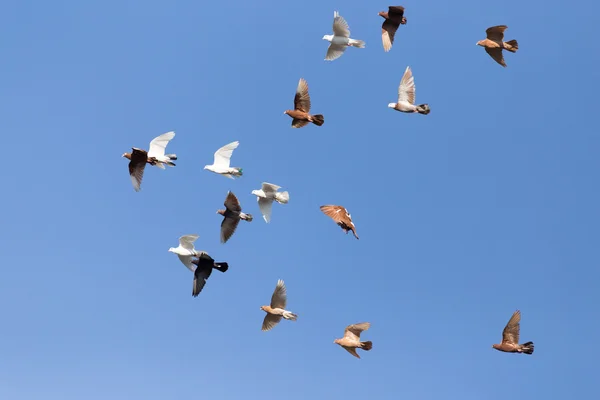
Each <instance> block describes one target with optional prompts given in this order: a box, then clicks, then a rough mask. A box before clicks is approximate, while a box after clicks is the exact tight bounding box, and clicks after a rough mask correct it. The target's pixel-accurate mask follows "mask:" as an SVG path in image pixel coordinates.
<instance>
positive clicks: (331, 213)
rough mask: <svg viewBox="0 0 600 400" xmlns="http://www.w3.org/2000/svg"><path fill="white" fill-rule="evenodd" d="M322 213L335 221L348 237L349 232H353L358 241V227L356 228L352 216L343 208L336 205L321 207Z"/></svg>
mask: <svg viewBox="0 0 600 400" xmlns="http://www.w3.org/2000/svg"><path fill="white" fill-rule="evenodd" d="M320 208H321V211H323V213H324V214H325V215H327V216H328V217H330V218H331V219H333V221H334V222H335V223H336V224H338V225H339V226H340V227H341V228H342V229H343V230H344V231H346V235H347V234H348V232H349V231H352V233H353V234H354V237H355V238H357V239H358V235H357V234H356V227H355V226H354V222H352V216H351V215H350V213H349V212H348V211H347V210H346V209H345V208H344V207H342V206H334V205H326V206H321V207H320Z"/></svg>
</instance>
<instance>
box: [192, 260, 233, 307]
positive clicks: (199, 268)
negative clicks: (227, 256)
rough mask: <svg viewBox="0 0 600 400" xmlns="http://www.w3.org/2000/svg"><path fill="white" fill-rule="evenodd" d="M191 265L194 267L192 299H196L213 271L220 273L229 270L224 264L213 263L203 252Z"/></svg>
mask: <svg viewBox="0 0 600 400" xmlns="http://www.w3.org/2000/svg"><path fill="white" fill-rule="evenodd" d="M192 264H194V265H195V269H194V270H193V272H194V285H193V287H192V296H194V297H198V295H199V294H200V292H201V291H202V289H203V288H204V285H205V284H206V281H207V279H208V278H209V277H210V274H212V271H213V269H216V270H217V271H221V272H226V271H227V270H228V269H229V265H228V264H227V263H226V262H215V260H213V258H212V257H211V256H209V255H208V254H207V253H205V252H202V253H201V254H200V256H198V258H197V259H193V260H192Z"/></svg>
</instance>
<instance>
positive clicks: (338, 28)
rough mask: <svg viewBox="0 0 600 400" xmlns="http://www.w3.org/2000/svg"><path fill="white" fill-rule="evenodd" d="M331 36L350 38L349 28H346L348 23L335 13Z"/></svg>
mask: <svg viewBox="0 0 600 400" xmlns="http://www.w3.org/2000/svg"><path fill="white" fill-rule="evenodd" d="M333 35H334V36H342V37H347V38H349V37H350V27H348V23H347V22H346V20H345V19H344V17H342V16H341V15H340V14H339V13H338V12H337V11H334V13H333Z"/></svg>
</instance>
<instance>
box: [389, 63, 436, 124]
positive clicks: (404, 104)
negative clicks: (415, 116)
mask: <svg viewBox="0 0 600 400" xmlns="http://www.w3.org/2000/svg"><path fill="white" fill-rule="evenodd" d="M415 92H416V88H415V78H414V77H413V75H412V71H411V70H410V67H406V71H404V75H403V76H402V80H401V81H400V86H398V102H397V103H390V104H388V107H389V108H393V109H394V110H396V111H400V112H404V113H416V112H418V113H419V114H425V115H427V114H429V113H430V112H431V110H430V109H429V105H428V104H419V105H417V106H416V105H415Z"/></svg>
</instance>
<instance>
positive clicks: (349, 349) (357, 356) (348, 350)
mask: <svg viewBox="0 0 600 400" xmlns="http://www.w3.org/2000/svg"><path fill="white" fill-rule="evenodd" d="M342 347H343V348H344V350H346V351H347V352H348V353H350V354H352V355H353V356H354V357H356V358H360V356H359V355H358V353H357V352H356V349H355V348H354V347H344V346H342Z"/></svg>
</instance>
